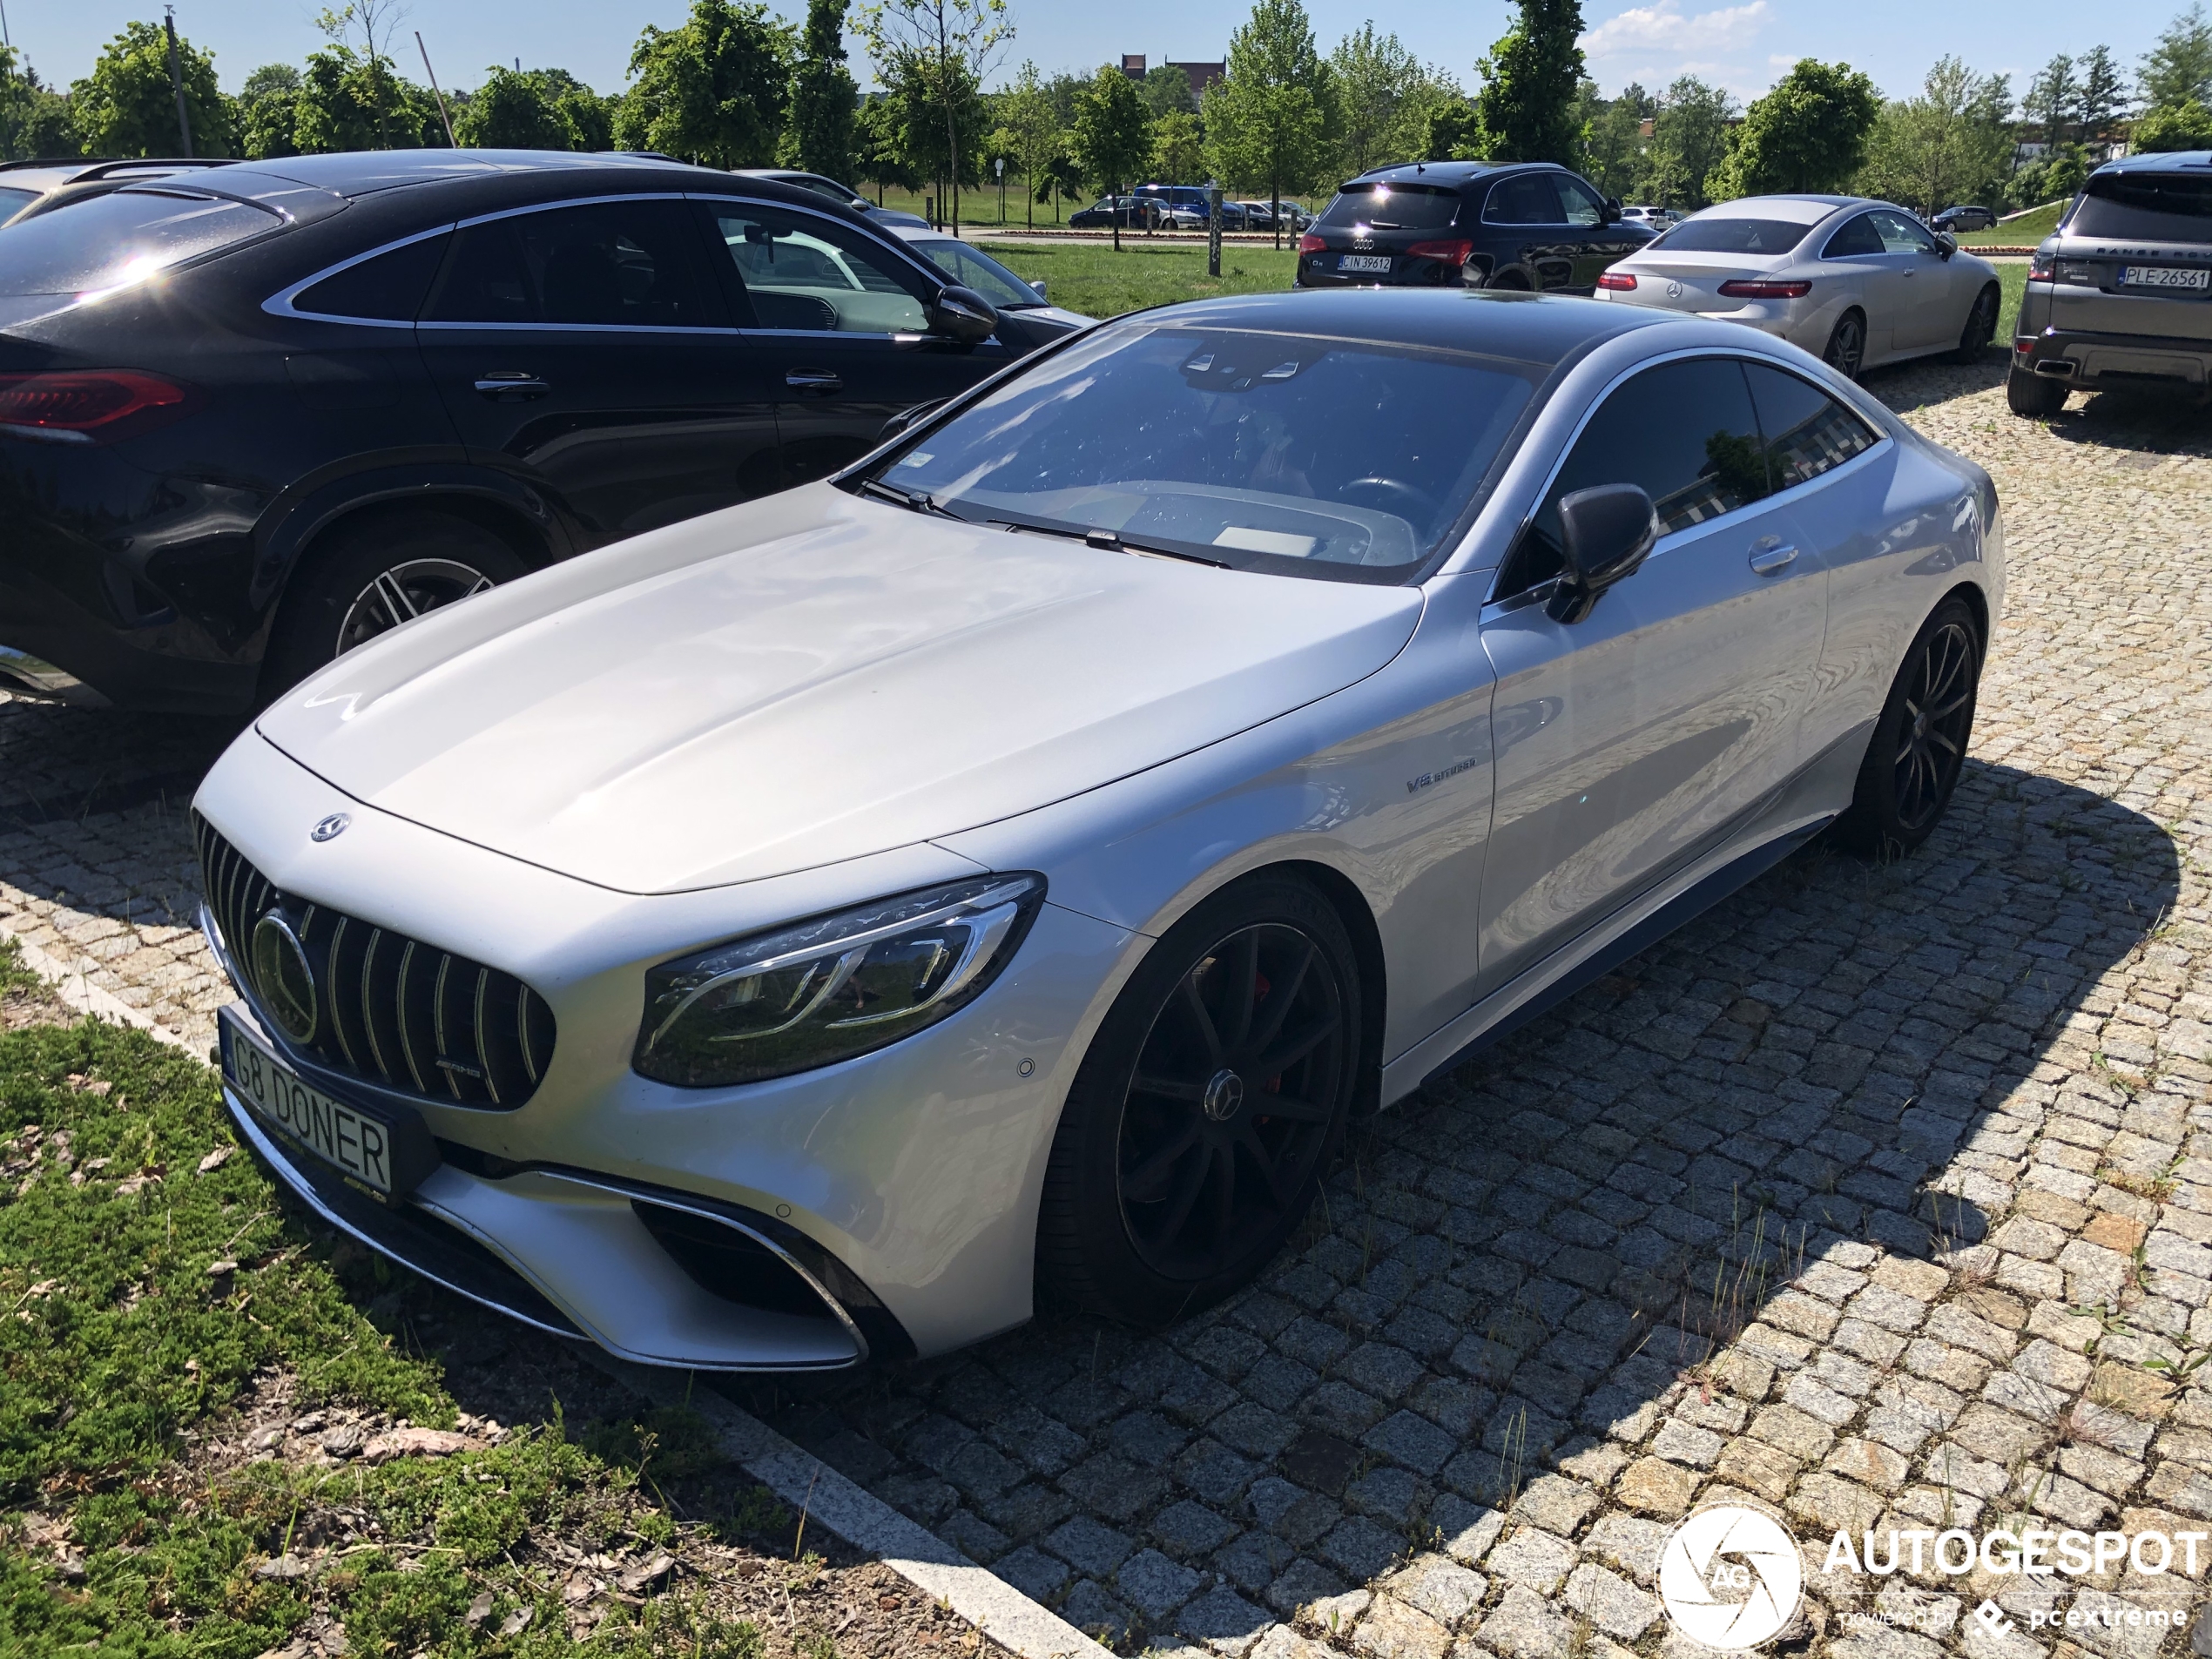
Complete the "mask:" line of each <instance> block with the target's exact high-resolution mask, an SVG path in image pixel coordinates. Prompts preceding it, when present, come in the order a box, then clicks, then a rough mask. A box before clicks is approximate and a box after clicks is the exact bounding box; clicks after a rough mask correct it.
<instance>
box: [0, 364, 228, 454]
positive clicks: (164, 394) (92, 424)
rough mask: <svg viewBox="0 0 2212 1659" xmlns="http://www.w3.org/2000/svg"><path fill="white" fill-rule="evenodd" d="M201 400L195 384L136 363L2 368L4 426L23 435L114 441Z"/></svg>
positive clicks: (170, 418)
mask: <svg viewBox="0 0 2212 1659" xmlns="http://www.w3.org/2000/svg"><path fill="white" fill-rule="evenodd" d="M198 405H199V395H198V394H197V393H196V392H194V391H193V390H192V388H189V387H185V386H179V384H177V382H176V381H170V380H164V379H163V378H162V377H161V376H160V375H158V374H146V373H145V372H144V371H142V370H139V369H135V368H83V369H70V370H66V371H63V372H60V373H54V374H0V430H7V431H12V432H13V433H14V435H16V436H17V437H30V436H34V435H37V436H43V437H48V438H56V439H59V440H61V441H63V442H70V443H110V442H114V441H115V440H117V439H118V438H127V437H132V436H135V435H137V434H138V433H141V432H145V431H147V430H149V429H151V428H154V427H157V426H164V425H166V424H167V423H168V422H169V421H173V420H175V419H177V418H178V417H179V415H189V414H190V413H191V412H192V409H193V408H196V407H198Z"/></svg>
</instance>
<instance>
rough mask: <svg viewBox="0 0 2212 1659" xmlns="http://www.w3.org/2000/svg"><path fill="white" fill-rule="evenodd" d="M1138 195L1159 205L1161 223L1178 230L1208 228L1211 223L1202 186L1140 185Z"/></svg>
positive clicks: (1137, 189) (1137, 190)
mask: <svg viewBox="0 0 2212 1659" xmlns="http://www.w3.org/2000/svg"><path fill="white" fill-rule="evenodd" d="M1136 195H1137V196H1138V197H1139V198H1140V199H1143V200H1145V201H1149V202H1155V203H1157V204H1158V206H1159V207H1160V210H1161V215H1162V217H1161V223H1162V224H1163V225H1170V226H1174V227H1175V228H1176V229H1177V230H1198V231H1202V230H1204V229H1205V228H1206V226H1207V225H1208V224H1210V223H1211V211H1210V209H1209V206H1208V204H1207V199H1206V192H1205V188H1204V186H1203V185H1138V186H1137V187H1136Z"/></svg>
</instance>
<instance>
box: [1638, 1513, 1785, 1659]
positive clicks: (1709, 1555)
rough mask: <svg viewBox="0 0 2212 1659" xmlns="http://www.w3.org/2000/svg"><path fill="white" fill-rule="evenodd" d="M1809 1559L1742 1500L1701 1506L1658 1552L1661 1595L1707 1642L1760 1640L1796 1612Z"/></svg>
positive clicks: (1738, 1644)
mask: <svg viewBox="0 0 2212 1659" xmlns="http://www.w3.org/2000/svg"><path fill="white" fill-rule="evenodd" d="M1803 1592H1804V1562H1803V1561H1801V1560H1800V1559H1799V1558H1798V1555H1797V1542H1796V1541H1795V1540H1794V1539H1792V1538H1791V1536H1790V1534H1788V1533H1787V1532H1786V1531H1784V1529H1783V1527H1782V1525H1781V1523H1780V1522H1779V1521H1776V1520H1775V1519H1774V1518H1773V1517H1772V1516H1770V1515H1768V1514H1764V1512H1762V1511H1760V1510H1757V1509H1752V1508H1749V1507H1745V1506H1744V1505H1742V1504H1732V1503H1722V1504H1715V1505H1714V1506H1713V1507H1710V1509H1700V1510H1698V1511H1697V1512H1696V1514H1693V1515H1691V1516H1689V1519H1687V1520H1686V1521H1683V1523H1682V1525H1681V1526H1679V1527H1676V1528H1675V1530H1674V1533H1673V1535H1672V1536H1670V1537H1669V1539H1668V1540H1667V1546H1666V1548H1665V1549H1664V1550H1663V1551H1662V1553H1661V1554H1660V1557H1659V1599H1660V1601H1661V1602H1663V1603H1664V1604H1665V1606H1666V1608H1667V1616H1668V1617H1669V1618H1670V1619H1672V1620H1673V1621H1674V1622H1675V1628H1676V1629H1678V1630H1680V1631H1681V1632H1682V1633H1683V1635H1686V1636H1688V1637H1689V1639H1690V1640H1691V1641H1693V1642H1702V1643H1703V1645H1704V1646H1706V1647H1708V1648H1721V1649H1742V1648H1756V1647H1757V1646H1758V1645H1759V1643H1761V1642H1767V1641H1770V1640H1772V1639H1773V1638H1774V1637H1775V1636H1777V1635H1780V1634H1781V1632H1782V1630H1783V1629H1784V1627H1785V1626H1787V1625H1788V1624H1789V1622H1790V1621H1791V1619H1793V1618H1795V1617H1796V1616H1797V1601H1798V1597H1799V1596H1800V1595H1802V1594H1803Z"/></svg>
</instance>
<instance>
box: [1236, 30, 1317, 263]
mask: <svg viewBox="0 0 2212 1659" xmlns="http://www.w3.org/2000/svg"><path fill="white" fill-rule="evenodd" d="M1335 109H1336V97H1335V93H1334V91H1333V87H1332V77H1331V75H1330V73H1329V70H1328V66H1327V65H1326V64H1325V63H1323V61H1322V59H1321V54H1320V51H1318V49H1317V48H1316V47H1315V45H1314V44H1313V24H1312V22H1311V21H1310V20H1309V19H1308V18H1307V17H1306V15H1305V6H1304V5H1303V4H1302V3H1300V0H1257V3H1255V4H1254V5H1253V7H1252V14H1251V17H1250V18H1249V19H1248V20H1247V21H1246V22H1245V24H1244V27H1243V28H1241V29H1238V30H1236V31H1235V32H1233V33H1232V34H1231V36H1230V37H1229V61H1228V68H1227V70H1226V71H1225V72H1224V74H1223V76H1222V78H1220V79H1219V80H1217V81H1216V82H1215V83H1214V84H1212V85H1211V86H1209V87H1208V88H1207V89H1206V97H1205V118H1206V148H1207V150H1208V151H1209V152H1211V155H1212V158H1213V170H1214V172H1216V173H1217V174H1218V175H1219V176H1220V177H1221V178H1222V179H1224V180H1226V181H1229V182H1231V183H1240V182H1241V183H1245V184H1250V185H1258V183H1260V182H1261V181H1262V180H1264V181H1265V183H1266V185H1267V192H1268V201H1269V203H1270V205H1271V206H1272V207H1273V209H1274V210H1275V212H1274V217H1275V224H1276V230H1275V244H1276V246H1278V247H1279V246H1282V242H1283V231H1282V220H1283V215H1282V211H1281V208H1282V201H1283V192H1284V190H1285V188H1286V187H1295V188H1298V189H1303V188H1305V186H1306V185H1309V184H1311V183H1312V181H1313V179H1315V178H1316V177H1318V175H1319V173H1320V172H1321V170H1322V169H1323V167H1324V166H1325V165H1326V164H1327V161H1328V156H1329V146H1330V145H1331V143H1332V140H1333V138H1334V137H1335V133H1334V131H1333V126H1334V121H1333V118H1334V115H1335Z"/></svg>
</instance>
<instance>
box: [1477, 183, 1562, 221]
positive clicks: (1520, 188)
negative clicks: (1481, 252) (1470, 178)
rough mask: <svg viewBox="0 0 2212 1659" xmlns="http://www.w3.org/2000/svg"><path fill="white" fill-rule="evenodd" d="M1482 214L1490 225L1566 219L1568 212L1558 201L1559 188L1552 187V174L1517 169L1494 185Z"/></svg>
mask: <svg viewBox="0 0 2212 1659" xmlns="http://www.w3.org/2000/svg"><path fill="white" fill-rule="evenodd" d="M1482 218H1483V220H1484V222H1485V223H1486V224H1491V225H1564V224H1565V223H1566V222H1567V215H1566V213H1565V212H1562V211H1561V207H1560V205H1559V192H1557V191H1555V190H1554V189H1553V188H1552V181H1551V179H1550V177H1549V176H1548V175H1547V174H1544V173H1541V172H1524V173H1518V174H1515V175H1514V177H1513V178H1511V179H1501V180H1500V181H1499V182H1498V183H1496V184H1494V185H1492V186H1491V187H1490V199H1489V200H1488V201H1487V202H1486V203H1485V204H1484V205H1483V208H1482Z"/></svg>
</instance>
